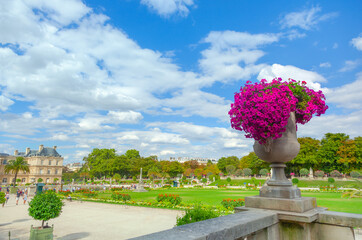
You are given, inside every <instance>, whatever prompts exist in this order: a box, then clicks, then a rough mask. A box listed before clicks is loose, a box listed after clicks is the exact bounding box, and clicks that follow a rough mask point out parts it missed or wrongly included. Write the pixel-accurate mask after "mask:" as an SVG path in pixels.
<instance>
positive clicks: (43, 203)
mask: <svg viewBox="0 0 362 240" xmlns="http://www.w3.org/2000/svg"><path fill="white" fill-rule="evenodd" d="M62 207H63V203H62V201H61V200H60V198H59V197H58V196H57V195H56V194H55V193H54V192H53V191H46V192H44V193H40V194H37V195H35V197H34V198H33V199H32V200H31V201H30V202H29V209H28V211H29V215H30V216H31V217H33V218H34V219H36V220H42V227H43V226H44V221H48V220H49V219H52V218H56V217H58V216H59V215H60V213H61V212H62Z"/></svg>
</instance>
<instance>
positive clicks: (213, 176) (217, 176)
mask: <svg viewBox="0 0 362 240" xmlns="http://www.w3.org/2000/svg"><path fill="white" fill-rule="evenodd" d="M214 178H215V181H217V180H219V179H220V176H219V175H215V174H213V175H210V176H209V180H210V181H214Z"/></svg>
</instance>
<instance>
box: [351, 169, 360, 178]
mask: <svg viewBox="0 0 362 240" xmlns="http://www.w3.org/2000/svg"><path fill="white" fill-rule="evenodd" d="M349 175H350V176H351V177H353V178H359V177H360V176H361V174H360V173H359V172H357V171H352V172H351V173H350V174H349Z"/></svg>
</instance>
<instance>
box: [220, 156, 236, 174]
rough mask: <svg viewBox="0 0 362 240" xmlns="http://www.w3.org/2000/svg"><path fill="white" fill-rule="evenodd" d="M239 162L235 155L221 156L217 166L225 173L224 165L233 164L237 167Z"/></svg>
mask: <svg viewBox="0 0 362 240" xmlns="http://www.w3.org/2000/svg"><path fill="white" fill-rule="evenodd" d="M239 163H240V160H239V158H238V157H236V156H230V157H222V158H220V159H219V161H218V162H217V167H218V168H219V170H220V171H222V172H223V173H224V174H226V173H227V171H226V166H228V165H234V166H235V168H238V166H239Z"/></svg>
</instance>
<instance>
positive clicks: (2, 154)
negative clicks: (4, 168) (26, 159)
mask: <svg viewBox="0 0 362 240" xmlns="http://www.w3.org/2000/svg"><path fill="white" fill-rule="evenodd" d="M0 156H9V154H7V153H0Z"/></svg>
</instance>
